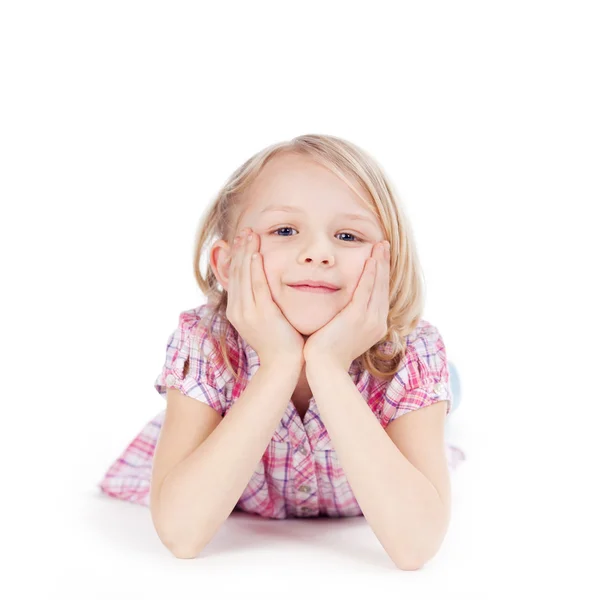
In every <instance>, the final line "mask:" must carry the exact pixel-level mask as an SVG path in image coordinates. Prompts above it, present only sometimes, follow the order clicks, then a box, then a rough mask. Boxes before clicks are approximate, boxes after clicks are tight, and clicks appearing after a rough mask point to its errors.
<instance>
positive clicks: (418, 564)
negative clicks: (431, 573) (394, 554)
mask: <svg viewBox="0 0 600 600" xmlns="http://www.w3.org/2000/svg"><path fill="white" fill-rule="evenodd" d="M426 562H427V561H421V560H408V561H407V560H402V561H399V560H395V561H394V564H395V565H396V567H397V568H398V569H400V570H401V571H418V570H419V569H420V568H422V567H423V565H424V564H425V563H426Z"/></svg>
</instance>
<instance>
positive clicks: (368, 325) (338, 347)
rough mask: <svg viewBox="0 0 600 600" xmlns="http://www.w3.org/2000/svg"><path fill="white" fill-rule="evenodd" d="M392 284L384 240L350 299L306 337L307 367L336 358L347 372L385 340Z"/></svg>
mask: <svg viewBox="0 0 600 600" xmlns="http://www.w3.org/2000/svg"><path fill="white" fill-rule="evenodd" d="M389 287H390V250H389V242H387V241H384V242H381V243H378V244H376V245H375V246H373V251H372V253H371V257H369V258H368V259H367V260H366V261H365V267H364V269H363V272H362V275H361V277H360V280H359V282H358V285H357V286H356V289H355V290H354V294H353V295H352V299H351V300H350V302H349V303H348V304H347V305H346V307H345V308H344V309H343V310H341V311H340V312H339V313H338V314H337V315H336V316H335V317H334V318H333V319H332V320H331V321H329V322H328V323H327V324H326V325H324V326H323V327H321V329H319V330H317V331H316V332H315V333H313V334H312V335H311V336H310V337H309V338H308V339H307V340H306V343H305V344H304V359H305V361H306V364H307V368H308V366H309V362H310V363H313V364H314V363H317V364H318V362H323V361H327V362H331V361H333V362H334V363H335V364H338V365H339V366H340V367H342V368H343V369H344V370H345V371H348V370H349V369H350V365H351V364H352V361H353V360H354V359H355V358H357V357H358V356H361V355H362V354H363V353H364V352H366V351H367V350H368V349H369V348H371V347H372V346H374V345H375V344H376V343H377V342H379V341H380V340H381V339H383V337H384V336H385V334H386V333H387V330H388V326H387V318H388V313H389V310H390V300H389Z"/></svg>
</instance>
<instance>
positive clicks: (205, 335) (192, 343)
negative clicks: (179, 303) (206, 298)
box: [171, 303, 242, 388]
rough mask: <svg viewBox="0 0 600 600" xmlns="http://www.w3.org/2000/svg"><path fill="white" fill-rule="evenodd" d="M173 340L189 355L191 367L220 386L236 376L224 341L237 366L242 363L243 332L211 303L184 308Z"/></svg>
mask: <svg viewBox="0 0 600 600" xmlns="http://www.w3.org/2000/svg"><path fill="white" fill-rule="evenodd" d="M171 340H172V341H173V342H174V343H175V345H176V346H177V349H176V351H178V352H179V353H180V357H181V359H182V360H184V359H185V360H186V361H188V359H189V364H190V367H191V371H194V370H195V371H196V373H197V375H199V376H200V375H201V376H203V377H205V378H206V379H208V380H209V381H210V382H211V383H212V384H213V385H215V386H216V387H219V388H222V387H224V386H225V385H226V384H227V383H228V382H229V381H230V380H231V378H232V374H231V373H230V371H229V370H228V369H227V365H226V363H225V360H224V358H223V354H222V353H223V348H222V344H223V345H224V348H225V349H226V350H227V353H228V356H229V359H230V361H231V363H232V365H233V367H234V369H236V370H237V369H238V367H240V366H241V361H242V353H241V352H240V348H241V340H240V336H239V334H238V333H237V331H236V330H235V328H234V327H233V326H231V324H230V323H229V322H228V321H227V318H226V317H225V316H224V315H221V314H219V313H217V312H216V311H214V309H213V307H212V306H211V305H210V304H208V303H205V304H201V305H199V306H196V307H194V308H190V309H187V310H184V311H182V312H180V314H179V318H178V324H177V328H176V330H175V331H174V332H173V333H172V335H171Z"/></svg>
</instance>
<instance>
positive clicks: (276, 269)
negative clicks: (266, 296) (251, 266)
mask: <svg viewBox="0 0 600 600" xmlns="http://www.w3.org/2000/svg"><path fill="white" fill-rule="evenodd" d="M263 268H264V271H265V277H266V278H267V283H268V284H269V286H270V287H271V288H273V287H274V286H275V287H276V286H278V285H281V280H282V278H283V267H282V264H281V259H279V260H278V259H277V255H276V254H274V253H267V254H266V255H263Z"/></svg>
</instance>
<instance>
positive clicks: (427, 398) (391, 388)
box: [381, 320, 453, 428]
mask: <svg viewBox="0 0 600 600" xmlns="http://www.w3.org/2000/svg"><path fill="white" fill-rule="evenodd" d="M421 323H422V325H421V326H420V327H419V329H418V330H417V333H416V335H414V336H409V340H410V341H409V342H408V343H407V348H406V355H405V357H404V359H403V361H402V363H401V366H400V369H399V370H398V371H397V372H396V373H395V374H394V377H393V378H392V379H391V380H390V381H389V383H388V384H387V387H386V390H385V393H384V398H383V400H384V401H383V407H382V414H381V425H382V426H383V427H384V428H386V427H387V426H388V424H389V423H391V422H392V421H393V420H394V419H396V418H398V417H400V416H402V415H404V414H406V413H407V412H410V411H411V410H418V409H419V408H422V407H424V406H430V405H431V404H435V403H436V402H441V401H444V400H446V401H447V405H446V416H448V414H449V413H450V411H451V409H452V402H453V397H452V390H451V387H450V376H449V371H448V361H447V357H446V347H445V345H444V341H443V339H442V336H441V335H440V333H439V331H438V330H437V328H436V327H434V326H433V325H431V324H429V323H427V321H423V320H422V321H421Z"/></svg>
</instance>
